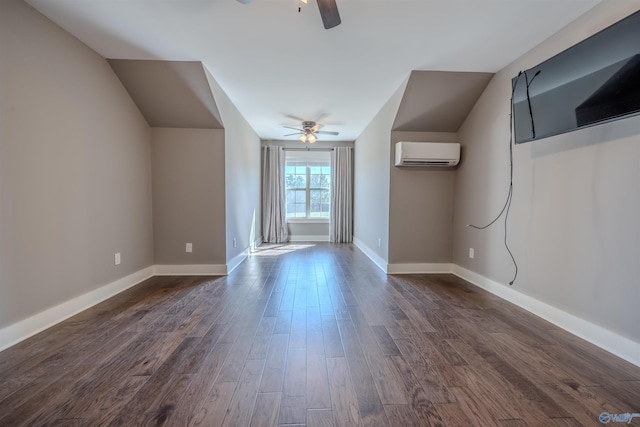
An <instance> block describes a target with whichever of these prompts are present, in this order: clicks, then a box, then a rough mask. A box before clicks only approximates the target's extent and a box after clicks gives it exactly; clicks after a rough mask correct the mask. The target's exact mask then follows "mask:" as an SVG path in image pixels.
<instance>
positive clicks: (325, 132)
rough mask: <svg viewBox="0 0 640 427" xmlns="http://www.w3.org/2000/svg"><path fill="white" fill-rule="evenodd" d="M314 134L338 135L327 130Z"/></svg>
mask: <svg viewBox="0 0 640 427" xmlns="http://www.w3.org/2000/svg"><path fill="white" fill-rule="evenodd" d="M315 133H322V134H324V135H339V133H338V132H331V131H328V130H319V131H317V132H315Z"/></svg>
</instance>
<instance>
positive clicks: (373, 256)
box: [353, 236, 387, 273]
mask: <svg viewBox="0 0 640 427" xmlns="http://www.w3.org/2000/svg"><path fill="white" fill-rule="evenodd" d="M353 244H354V245H356V247H357V248H358V249H360V250H361V251H362V252H363V253H364V254H365V255H366V256H367V257H369V259H370V260H371V261H373V263H374V264H375V265H377V266H378V267H379V268H380V270H382V271H383V272H384V273H386V272H387V261H386V260H384V259H383V258H382V257H381V256H380V255H378V254H377V253H375V252H374V251H373V250H372V249H371V248H370V247H369V246H367V245H365V244H364V243H363V242H362V240H360V239H358V238H357V237H355V236H353Z"/></svg>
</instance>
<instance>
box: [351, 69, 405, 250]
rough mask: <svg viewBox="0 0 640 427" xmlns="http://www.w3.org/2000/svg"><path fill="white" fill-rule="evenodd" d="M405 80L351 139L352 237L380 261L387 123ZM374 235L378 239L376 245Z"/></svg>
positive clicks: (385, 239)
mask: <svg viewBox="0 0 640 427" xmlns="http://www.w3.org/2000/svg"><path fill="white" fill-rule="evenodd" d="M407 81H408V77H407V80H405V81H404V82H402V84H401V85H400V87H399V88H398V90H397V91H396V92H395V93H394V94H393V95H392V96H391V97H390V98H389V101H387V103H386V104H385V105H384V106H383V107H382V109H381V110H380V112H379V113H378V114H376V116H375V117H374V118H373V120H372V121H371V123H369V125H367V127H366V129H365V130H364V131H363V132H362V134H361V135H360V137H358V139H357V140H356V142H355V146H356V152H355V156H354V182H353V187H354V190H353V225H354V230H353V237H354V239H357V240H359V241H360V242H361V243H362V244H364V245H366V246H367V247H368V248H369V249H371V250H372V251H373V252H374V253H375V254H376V255H378V256H379V257H380V258H382V260H384V261H387V260H388V259H389V196H388V194H389V168H390V164H391V163H390V162H391V155H390V149H389V144H390V141H391V126H392V125H393V121H394V120H395V118H396V112H397V111H398V106H399V105H400V102H401V101H402V95H403V94H404V89H405V87H406V85H407ZM378 239H382V243H381V245H380V247H378Z"/></svg>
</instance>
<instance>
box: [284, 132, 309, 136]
mask: <svg viewBox="0 0 640 427" xmlns="http://www.w3.org/2000/svg"><path fill="white" fill-rule="evenodd" d="M292 135H304V132H296V133H289V134H286V135H282V136H292Z"/></svg>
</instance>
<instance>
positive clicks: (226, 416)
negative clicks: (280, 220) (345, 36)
mask: <svg viewBox="0 0 640 427" xmlns="http://www.w3.org/2000/svg"><path fill="white" fill-rule="evenodd" d="M0 380H1V381H0V426H20V425H38V426H39V425H49V426H53V425H55V426H88V425H91V426H94V425H126V426H141V425H174V426H190V425H197V426H218V425H225V426H245V425H252V426H274V425H305V424H306V425H308V426H334V425H335V426H356V425H380V426H386V425H392V426H411V425H421V426H429V425H434V426H436V425H444V426H469V425H479V426H548V425H558V426H579V425H601V424H600V423H599V422H598V415H599V414H600V413H602V412H605V411H606V412H609V413H614V414H617V413H626V412H631V413H633V412H640V368H637V367H634V366H633V365H631V364H629V363H626V362H624V361H622V360H620V359H618V358H616V357H615V356H612V355H610V354H608V353H606V352H604V351H602V350H600V349H598V348H596V347H594V346H592V345H590V344H587V343H585V342H584V341H582V340H580V339H578V338H576V337H574V336H572V335H570V334H568V333H566V332H564V331H563V330H560V329H558V328H557V327H555V326H554V325H551V324H549V323H547V322H545V321H543V320H541V319H539V318H537V317H535V316H533V315H531V314H528V313H526V312H524V311H523V310H521V309H519V308H517V307H515V306H513V305H511V304H509V303H507V302H504V301H502V300H500V299H499V298H497V297H494V296H493V295H491V294H488V293H486V292H484V291H482V290H479V289H477V288H475V287H474V286H472V285H469V284H468V283H465V282H464V281H462V280H460V279H458V278H456V277H455V276H451V275H415V276H386V275H384V274H382V273H381V272H380V271H379V270H378V269H377V267H375V266H373V265H372V264H371V263H370V262H369V260H368V259H367V258H366V257H365V256H364V255H363V254H362V253H360V252H359V251H358V250H357V249H356V248H354V247H353V246H351V245H328V244H315V245H313V244H309V245H303V244H300V245H284V246H274V247H271V248H269V247H267V248H265V247H262V248H261V249H260V252H259V253H258V254H257V255H256V256H252V257H251V258H250V259H248V260H247V261H245V262H244V263H243V264H242V265H241V266H240V267H239V268H238V269H237V270H236V271H235V272H233V274H231V275H230V276H228V277H220V278H215V277H156V278H153V279H150V280H148V281H147V282H145V283H143V284H141V285H139V286H137V287H135V288H133V289H131V290H129V291H127V292H125V293H123V294H120V295H118V296H117V297H114V298H112V299H110V300H108V301H106V302H104V303H102V304H100V305H98V306H96V307H94V308H92V309H90V310H87V311H86V312H83V313H81V314H79V315H77V316H75V317H73V318H71V319H69V320H67V321H65V322H63V323H61V324H59V325H57V326H55V327H53V328H51V329H49V330H47V331H45V332H43V333H41V334H39V335H37V336H35V337H33V338H31V339H29V340H26V341H23V342H22V343H20V344H18V345H16V346H14V347H12V348H10V349H8V350H5V351H4V352H2V353H0ZM633 424H640V420H638V419H635V420H634V422H633Z"/></svg>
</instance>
